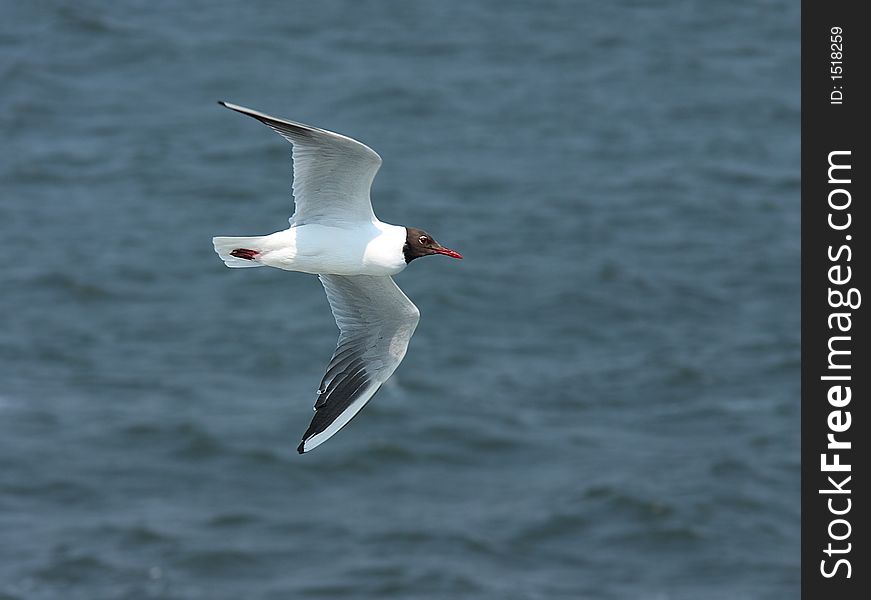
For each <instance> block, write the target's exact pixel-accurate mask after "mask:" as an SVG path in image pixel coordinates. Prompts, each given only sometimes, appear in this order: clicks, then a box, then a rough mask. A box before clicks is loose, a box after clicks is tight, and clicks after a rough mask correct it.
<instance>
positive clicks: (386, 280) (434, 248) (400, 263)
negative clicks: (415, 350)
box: [212, 101, 463, 454]
mask: <svg viewBox="0 0 871 600" xmlns="http://www.w3.org/2000/svg"><path fill="white" fill-rule="evenodd" d="M218 104H220V105H221V106H224V107H225V108H228V109H230V110H234V111H236V112H239V113H241V114H243V115H248V116H249V117H253V118H254V119H257V120H258V121H260V122H261V123H263V124H265V125H267V126H268V127H270V128H271V129H272V130H273V131H275V132H276V133H278V134H279V135H281V136H282V137H283V138H284V139H285V140H287V141H288V142H290V143H291V144H292V146H293V149H292V153H291V157H292V162H293V185H292V189H293V198H294V204H295V210H294V212H293V215H292V216H291V217H290V219H289V225H290V226H289V227H288V228H287V229H283V230H281V231H276V232H275V233H271V234H269V235H263V236H252V237H223V236H222V237H214V238H212V243H213V245H214V248H215V252H216V253H217V254H218V256H219V257H220V258H221V260H223V261H224V264H225V265H226V266H228V267H230V268H246V267H264V266H265V267H275V268H278V269H283V270H285V271H298V272H302V273H308V274H312V275H317V276H318V278H319V279H320V281H321V284H323V287H324V290H325V291H326V295H327V301H328V302H329V304H330V309H331V310H332V313H333V317H334V318H335V320H336V325H337V327H338V328H339V339H338V342H337V344H336V349H335V351H334V352H333V355H332V358H331V359H330V362H329V364H328V365H327V369H326V373H325V374H324V376H323V378H322V379H321V383H320V385H319V386H318V389H317V394H316V399H315V403H314V411H315V414H314V417H313V418H312V420H311V423H310V424H309V427H308V429H306V431H305V432H304V433H303V435H302V441H301V442H300V444H299V447H298V448H297V451H298V452H299V453H300V454H303V453H306V452H308V451H310V450H312V449H314V448H316V447H318V446H320V445H321V444H323V443H324V442H325V441H327V440H328V439H329V438H331V437H332V436H333V435H335V434H336V433H337V432H338V431H339V430H340V429H342V428H343V427H344V426H345V425H347V424H348V422H349V421H350V420H351V419H352V418H354V417H355V416H356V415H357V414H358V413H359V412H360V410H361V409H362V408H363V406H365V405H366V403H368V402H369V401H370V400H371V399H372V397H373V396H374V395H375V393H376V392H377V391H378V390H379V389H380V388H381V386H382V385H383V384H384V382H386V381H387V380H388V379H389V378H390V376H391V375H393V372H394V371H395V370H396V368H397V367H398V366H399V363H401V362H402V359H403V358H405V354H406V351H407V350H408V343H409V341H410V340H411V336H412V335H413V334H414V330H415V329H416V327H417V324H418V321H419V319H420V311H419V310H418V308H417V307H416V306H415V305H414V303H413V302H412V301H411V300H409V299H408V296H406V295H405V294H404V293H403V292H402V290H401V289H399V286H397V285H396V283H395V282H394V281H393V275H396V274H397V273H399V272H401V271H403V270H404V269H405V268H406V267H407V266H408V265H409V264H410V263H411V262H412V261H413V260H416V259H418V258H421V257H423V256H431V255H443V256H449V257H451V258H455V259H462V258H463V256H462V255H461V254H460V253H459V252H457V251H455V250H451V249H450V248H446V247H444V246H442V245H441V244H439V243H438V242H437V241H436V240H435V238H434V237H433V236H432V235H430V234H429V233H427V232H426V231H424V230H423V229H420V228H416V227H403V226H399V225H391V224H389V223H384V222H382V221H380V220H379V219H378V218H377V217H376V216H375V213H374V211H373V210H372V203H371V200H370V190H371V186H372V180H373V179H374V178H375V174H376V173H377V172H378V169H379V167H380V166H381V162H382V160H381V157H380V156H379V155H378V153H376V152H375V151H374V150H372V149H371V148H369V147H368V146H366V145H365V144H363V143H361V142H358V141H357V140H354V139H352V138H350V137H346V136H344V135H341V134H338V133H333V132H331V131H327V130H325V129H319V128H317V127H312V126H309V125H304V124H302V123H297V122H295V121H288V120H286V119H278V118H275V117H271V116H269V115H267V114H265V113H261V112H258V111H256V110H252V109H250V108H245V107H244V106H239V105H236V104H231V103H229V102H224V101H219V102H218Z"/></svg>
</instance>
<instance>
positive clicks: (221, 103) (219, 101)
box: [218, 100, 227, 108]
mask: <svg viewBox="0 0 871 600" xmlns="http://www.w3.org/2000/svg"><path fill="white" fill-rule="evenodd" d="M218 104H220V105H221V106H223V107H224V108H227V103H226V102H224V101H223V100H218Z"/></svg>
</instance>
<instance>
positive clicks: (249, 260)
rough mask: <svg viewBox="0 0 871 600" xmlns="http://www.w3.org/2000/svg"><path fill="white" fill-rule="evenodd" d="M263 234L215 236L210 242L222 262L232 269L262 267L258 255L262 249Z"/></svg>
mask: <svg viewBox="0 0 871 600" xmlns="http://www.w3.org/2000/svg"><path fill="white" fill-rule="evenodd" d="M262 240H263V236H255V237H215V238H212V243H213V244H214V245H215V252H217V253H218V256H220V257H221V260H223V261H224V264H225V265H227V266H228V267H231V268H233V269H241V268H245V267H262V266H263V263H261V262H260V260H259V258H258V257H259V256H260V253H261V251H262V247H261V241H262Z"/></svg>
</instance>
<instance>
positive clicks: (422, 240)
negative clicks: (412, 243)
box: [417, 235, 429, 246]
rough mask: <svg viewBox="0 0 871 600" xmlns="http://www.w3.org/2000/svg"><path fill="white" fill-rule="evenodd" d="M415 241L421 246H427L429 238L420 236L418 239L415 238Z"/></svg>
mask: <svg viewBox="0 0 871 600" xmlns="http://www.w3.org/2000/svg"><path fill="white" fill-rule="evenodd" d="M417 241H418V242H420V243H421V244H423V245H424V246H426V245H427V244H429V238H428V237H426V236H425V235H422V236H420V237H419V238H417Z"/></svg>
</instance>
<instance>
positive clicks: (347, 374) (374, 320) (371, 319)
mask: <svg viewBox="0 0 871 600" xmlns="http://www.w3.org/2000/svg"><path fill="white" fill-rule="evenodd" d="M318 277H320V280H321V283H323V285H324V290H326V292H327V299H328V300H329V301H330V308H332V310H333V316H334V317H335V318H336V325H338V326H339V332H340V333H339V342H338V345H337V347H336V351H335V353H333V358H332V359H331V360H330V364H329V365H328V366H327V372H326V374H325V375H324V378H323V380H321V385H320V387H319V388H318V398H317V401H316V402H315V416H314V418H313V419H312V422H311V425H309V428H308V430H307V431H306V432H305V433H304V434H303V436H302V442H301V443H300V445H299V448H297V450H299V452H300V454H302V453H303V452H308V451H309V450H311V449H312V448H315V447H317V446H319V445H320V444H322V443H324V442H325V441H326V440H328V439H329V438H330V437H332V436H333V435H334V434H335V433H336V432H337V431H339V430H340V429H341V428H342V427H344V426H345V425H347V424H348V421H350V420H351V419H352V418H353V417H354V415H356V414H357V413H358V412H360V409H361V408H363V406H365V404H366V403H367V402H369V400H370V399H371V398H372V396H374V395H375V392H377V391H378V388H380V387H381V385H382V384H383V383H384V382H385V381H387V379H389V378H390V376H391V375H392V374H393V371H395V370H396V367H398V366H399V363H400V362H402V359H403V358H404V357H405V351H406V350H407V349H408V342H409V340H410V339H411V336H412V334H413V333H414V329H415V328H416V327H417V322H418V320H419V319H420V311H418V310H417V307H416V306H415V305H414V304H413V303H412V302H411V300H409V299H408V297H407V296H406V295H405V294H403V293H402V290H400V289H399V287H398V286H397V285H396V283H394V281H393V279H392V278H390V277H375V276H371V275H353V276H343V275H319V276H318Z"/></svg>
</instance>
